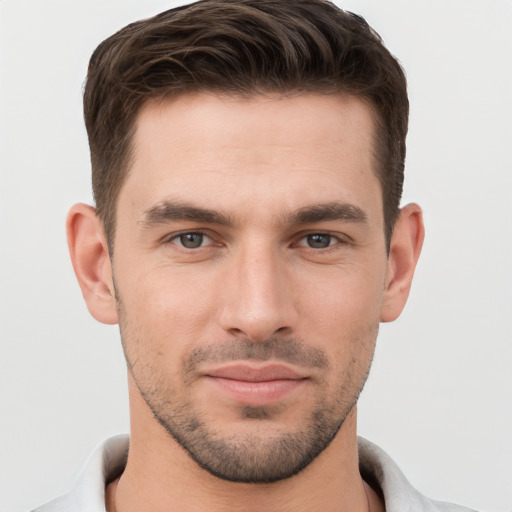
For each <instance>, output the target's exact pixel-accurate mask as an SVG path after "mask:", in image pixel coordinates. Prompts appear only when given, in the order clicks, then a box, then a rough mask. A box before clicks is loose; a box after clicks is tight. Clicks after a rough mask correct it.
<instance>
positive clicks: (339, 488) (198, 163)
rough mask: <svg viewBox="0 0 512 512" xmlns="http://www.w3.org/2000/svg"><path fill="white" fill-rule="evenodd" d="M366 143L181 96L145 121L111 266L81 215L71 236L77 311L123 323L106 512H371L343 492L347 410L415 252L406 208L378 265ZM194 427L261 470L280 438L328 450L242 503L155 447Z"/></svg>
mask: <svg viewBox="0 0 512 512" xmlns="http://www.w3.org/2000/svg"><path fill="white" fill-rule="evenodd" d="M373 139H374V121H373V118H372V114H371V111H370V109H369V108H368V106H367V105H366V104H365V103H364V102H362V101H361V100H359V99H357V98H354V97H350V96H340V95H336V96H335V95H331V96H320V95H300V96H294V97H276V96H272V97H269V96H261V97H255V98H253V99H250V100H247V99H244V100H240V99H234V98H229V97H221V96H214V95H207V94H195V95H185V96H182V97H179V98H178V99H174V100H172V101H166V102H156V101H155V102H150V103H148V104H146V105H145V106H144V107H143V109H142V111H141V112H140V114H139V116H138V119H137V129H136V132H135V136H134V140H133V144H134V158H133V161H132V165H131V168H130V172H129V175H128V178H127V180H126V182H125V183H124V185H123V187H122V188H121V192H120V195H119V198H118V205H117V229H116V236H115V246H114V252H113V260H112V261H111V260H110V258H109V253H108V247H107V244H106V241H105V237H104V233H103V229H102V226H101V222H100V221H99V220H98V219H97V218H96V216H95V213H94V210H93V209H92V208H91V207H88V206H86V205H76V206H74V207H73V208H72V210H71V212H70V215H69V218H68V237H69V245H70V251H71V257H72V261H73V265H74V268H75V272H76V274H77V277H78V280H79V282H80V285H81V288H82V291H83V294H84V297H85V299H86V302H87V305H88V307H89V310H90V312H91V313H92V315H93V316H94V317H95V318H96V319H97V320H99V321H101V322H104V323H117V322H119V323H120V328H121V334H122V340H123V347H124V350H125V355H126V358H127V363H128V377H129V390H130V411H131V445H130V453H129V457H128V463H127V467H126V470H125V472H124V473H123V475H122V476H121V478H120V479H119V480H117V481H115V482H113V483H112V484H111V485H110V486H109V487H108V489H107V507H108V509H109V510H110V511H112V510H115V511H117V512H129V511H132V510H133V511H135V510H147V511H151V512H153V511H155V512H156V511H160V510H162V511H163V510H181V511H197V510H208V511H213V512H215V511H230V510H245V511H253V510H254V511H260V510H272V511H276V512H280V511H295V512H296V511H306V510H307V511H316V510H318V511H324V512H325V511H331V510H332V511H341V510H345V511H349V510H350V511H354V510H361V511H364V510H367V508H368V503H367V497H366V495H367V494H368V496H369V499H370V501H371V508H372V511H373V512H375V511H377V510H383V505H382V503H381V502H380V501H379V498H378V497H377V494H376V493H374V492H373V491H372V490H371V489H370V488H369V487H368V486H366V484H365V483H364V482H363V481H362V479H361V476H360V474H359V470H358V457H357V436H356V423H357V422H356V415H357V413H356V402H357V397H358V394H359V392H360V390H361V388H362V386H363V384H364V381H365V379H366V376H367V373H368V371H369V367H370V364H371V359H372V356H373V353H374V348H375V341H376V335H377V331H378V326H379V323H380V322H387V321H392V320H394V319H395V318H396V317H398V315H399V314H400V312H401V311H402V309H403V307H404V305H405V302H406V300H407V296H408V293H409V289H410V285H411V280H412V276H413V272H414V268H415V265H416V262H417V259H418V257H419V253H420V250H421V245H422V241H423V233H424V232H423V224H422V218H421V210H420V209H419V207H418V206H417V205H408V206H406V207H405V208H403V209H402V212H401V215H400V218H399V220H398V223H397V225H396V227H395V230H394V233H393V237H392V240H391V249H390V252H389V254H388V253H387V252H386V244H385V238H384V221H383V209H382V198H381V190H380V185H379V182H378V179H377V178H376V176H375V174H374V171H373V169H374V168H375V162H374V160H373V151H372V148H373ZM184 205H185V206H186V207H187V209H186V211H185V212H184V210H183V206H184ZM325 205H329V208H326V207H325ZM333 205H335V206H333ZM340 205H341V206H340ZM197 208H201V209H203V210H204V209H207V210H208V215H204V212H203V213H202V215H201V216H200V218H199V217H198V212H197ZM333 210H335V211H336V213H335V214H331V215H326V213H325V212H326V211H331V212H332V211H333ZM319 211H320V212H322V214H321V215H316V217H315V215H313V213H314V212H317V213H318V212H319ZM178 213H179V215H178ZM198 233H199V235H198ZM184 234H188V237H184V236H183V235H184ZM191 242H192V246H189V247H185V246H184V245H183V244H184V243H185V244H190V243H191ZM194 243H197V244H198V245H197V246H194ZM276 347H280V348H276ZM290 347H292V348H293V347H294V348H295V349H296V351H298V354H299V357H295V358H294V357H292V356H291V355H290V354H291V352H290V351H289V350H288V349H289V348H290ZM290 350H291V349H290ZM198 354H202V356H201V357H199V356H198ZM255 354H256V356H255ZM233 364H235V365H236V364H241V365H242V366H243V368H244V371H246V370H247V368H249V369H250V370H251V371H252V370H255V371H256V372H258V371H260V370H261V368H265V367H266V366H268V365H269V364H277V365H279V368H281V367H284V368H286V370H287V371H292V372H293V373H294V374H295V375H297V376H298V377H299V378H297V379H291V385H290V389H288V388H286V386H288V384H289V382H288V381H286V379H284V380H285V381H286V382H285V383H284V387H285V388H286V389H285V391H284V392H278V393H277V395H275V396H274V395H272V393H269V392H268V389H267V388H265V385H262V384H261V383H258V384H254V383H252V384H247V383H243V386H242V388H243V389H242V392H241V393H239V392H238V391H239V389H238V388H237V389H236V390H235V393H233V389H232V382H228V389H227V391H226V388H225V387H224V385H225V384H226V379H223V378H220V379H219V378H217V377H216V376H215V371H216V370H217V369H218V368H219V367H221V368H224V369H225V367H230V366H231V365H233ZM279 371H280V370H279ZM212 374H213V377H212ZM235 380H236V381H237V382H238V381H239V380H240V379H238V380H237V379H235ZM274 385H275V387H276V389H279V386H282V385H283V379H280V380H279V382H277V384H276V383H275V382H273V383H272V386H274ZM262 387H263V389H262ZM247 388H249V390H248V389H247ZM319 410H321V411H323V412H324V413H325V415H326V416H327V421H326V423H327V425H323V426H322V427H321V429H319V427H318V426H317V425H315V424H314V423H313V417H314V413H315V412H318V411H319ZM180 417H184V420H183V422H182V423H183V424H182V425H176V424H173V422H174V423H178V420H177V419H176V418H180ZM157 418H158V420H160V421H158V420H157ZM196 420H197V421H198V422H200V423H201V424H202V427H201V428H203V430H201V431H200V432H201V439H205V438H206V439H209V438H214V439H216V440H217V441H219V442H220V441H222V442H225V444H226V446H228V448H229V447H230V446H231V447H233V446H235V448H236V449H234V450H233V453H232V456H234V455H236V454H240V453H241V454H242V455H244V454H250V455H251V458H250V460H253V459H255V460H257V461H259V462H258V464H259V466H260V467H263V468H267V469H268V468H272V467H273V466H275V462H274V463H272V460H273V459H272V455H273V454H275V453H280V454H281V455H282V453H284V452H279V449H280V447H282V443H281V441H282V439H283V438H284V437H285V436H296V438H297V439H299V440H301V441H300V442H301V445H304V444H306V445H307V443H306V442H305V441H304V439H306V437H307V434H308V432H309V433H311V432H316V431H319V430H322V429H323V430H329V432H330V437H332V436H334V437H333V439H332V441H331V439H330V437H329V436H326V439H327V437H329V439H327V440H326V441H325V442H324V443H323V444H324V446H322V448H321V450H320V453H318V454H315V458H314V459H313V460H312V461H311V462H310V463H309V464H307V465H306V467H305V468H300V471H299V470H297V471H299V472H298V473H297V474H294V475H293V476H289V475H288V476H287V477H283V478H277V477H276V478H274V479H273V481H272V482H269V483H241V482H233V481H229V479H226V477H225V475H224V477H221V478H219V475H218V474H215V472H214V471H212V470H211V468H210V469H208V470H205V469H204V468H203V467H201V466H200V465H199V464H198V463H197V462H196V460H194V455H193V454H192V456H191V453H190V452H189V451H187V450H185V449H183V447H182V446H181V445H180V443H179V442H177V441H176V439H175V438H174V437H172V435H169V432H168V430H169V428H165V427H169V423H170V424H172V425H171V427H172V428H174V429H175V430H176V429H178V430H179V429H181V431H182V433H183V432H184V431H186V425H188V424H190V423H191V422H193V421H196ZM308 427H310V428H309V431H308ZM173 435H174V434H173ZM208 436H209V437H208ZM301 436H302V437H301ZM241 447H242V448H241ZM294 452H295V450H294ZM201 453H204V450H202V452H201ZM226 458H227V459H230V458H231V456H230V457H226ZM277 458H278V459H279V460H282V459H283V458H284V459H287V458H288V457H283V456H279V457H277ZM221 459H222V458H221ZM213 460H214V461H215V460H219V457H217V458H215V457H213ZM220 462H221V463H222V460H221V461H220ZM243 464H244V466H247V467H249V466H248V465H249V462H248V460H246V461H245V462H244V463H243ZM251 474H252V478H253V480H254V475H255V474H256V473H254V472H253V473H251ZM231 479H232V478H231ZM249 480H250V478H249ZM365 486H366V489H365ZM191 490H193V491H191Z"/></svg>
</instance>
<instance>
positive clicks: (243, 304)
mask: <svg viewBox="0 0 512 512" xmlns="http://www.w3.org/2000/svg"><path fill="white" fill-rule="evenodd" d="M287 274H288V273H287V272H286V259H285V258H282V257H280V256H279V254H277V252H276V251H273V250H272V248H270V247H264V246H263V247H262V246H259V247H255V246H252V247H250V248H249V247H248V248H247V249H246V250H242V251H240V253H239V254H237V255H236V256H235V257H234V258H233V259H232V260H231V262H230V265H229V270H228V271H227V273H226V276H225V279H224V283H223V292H224V293H223V294H222V306H221V313H220V324H221V327H222V328H223V329H224V331H227V332H229V333H230V334H231V335H234V336H238V337H246V338H249V339H251V340H253V341H264V340H267V339H269V338H270V337H272V336H275V335H277V334H278V333H279V334H280V335H283V334H287V335H291V334H292V333H293V331H294V330H295V328H296V322H297V319H298V313H297V309H296V304H295V301H294V299H293V285H292V282H291V281H290V279H289V278H288V277H289V276H288V277H287Z"/></svg>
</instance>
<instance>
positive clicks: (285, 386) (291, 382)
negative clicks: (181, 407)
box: [208, 377, 306, 405]
mask: <svg viewBox="0 0 512 512" xmlns="http://www.w3.org/2000/svg"><path fill="white" fill-rule="evenodd" d="M208 378H209V380H210V381H211V382H212V383H213V384H214V385H215V386H217V388H218V389H220V390H221V391H222V392H224V393H226V394H227V395H229V396H230V397H231V398H233V399H234V400H236V401H237V402H241V403H244V404H247V405H270V404H273V403H276V402H279V401H281V400H283V399H284V398H286V397H287V396H288V395H290V394H292V393H294V392H296V391H297V390H299V389H300V388H302V386H304V384H305V382H306V379H282V380H269V381H263V382H248V381H242V380H233V379H225V378H222V377H208Z"/></svg>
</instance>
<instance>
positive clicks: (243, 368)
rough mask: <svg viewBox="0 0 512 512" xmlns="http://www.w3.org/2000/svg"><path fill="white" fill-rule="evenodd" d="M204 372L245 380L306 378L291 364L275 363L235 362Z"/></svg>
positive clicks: (209, 375) (209, 374) (215, 375)
mask: <svg viewBox="0 0 512 512" xmlns="http://www.w3.org/2000/svg"><path fill="white" fill-rule="evenodd" d="M204 374H205V375H206V376H208V377H217V378H222V379H232V380H240V381H245V382H266V381H272V380H300V379H305V378H306V377H305V376H304V375H301V374H300V373H298V372H297V371H295V370H294V369H292V368H290V367H289V366H285V365H283V364H275V363H272V364H265V365H263V366H254V365H250V364H244V363H235V364H230V365H225V366H222V367H220V368H214V369H210V370H207V371H205V372H204Z"/></svg>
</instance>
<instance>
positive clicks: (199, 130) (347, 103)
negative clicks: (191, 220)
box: [120, 93, 380, 209]
mask: <svg viewBox="0 0 512 512" xmlns="http://www.w3.org/2000/svg"><path fill="white" fill-rule="evenodd" d="M374 130H375V124H374V120H373V115H372V111H371V109H370V107H369V106H368V105H367V104H366V103H365V102H364V101H362V100H360V99H358V98H355V97H352V96H347V95H316V94H304V95H297V96H293V97H283V96H268V95H267V96H257V97H254V98H250V99H240V98H233V97H228V96H218V95H213V94H206V93H201V94H193V95H192V94H188V95H184V96H182V97H178V98H176V99H172V100H160V101H151V102H148V103H147V104H145V105H144V107H143V108H142V110H141V112H140V113H139V115H138V118H137V122H136V130H135V134H134V138H133V160H132V165H131V169H130V173H129V175H128V178H127V180H126V183H125V185H124V186H123V189H122V190H121V194H120V203H121V202H122V201H123V195H129V196H130V201H131V204H132V205H133V206H135V207H136V208H139V209H144V208H147V207H149V206H151V205H152V204H155V203H156V202H158V201H159V200H162V199H165V197H166V194H168V195H171V196H172V197H173V198H176V197H177V196H178V199H183V200H186V201H189V200H190V199H194V195H195V197H196V198H197V199H198V200H199V201H201V202H207V203H208V206H209V207H212V208H219V207H220V206H223V207H224V208H226V207H227V206H228V205H232V206H233V207H236V206H243V205H244V204H245V205H246V206H247V205H248V204H249V202H253V204H256V201H259V203H258V204H259V205H260V206H262V205H264V204H267V205H268V206H272V207H274V205H275V203H279V204H280V205H281V207H282V208H286V207H288V206H289V207H290V208H298V207H302V206H307V205H309V204H310V203H315V202H318V198H319V196H322V201H323V202H328V201H338V200H340V199H342V200H352V201H354V200H355V197H356V196H357V197H359V199H361V198H364V196H365V195H367V196H368V198H373V200H375V201H378V202H379V204H378V205H376V206H377V207H379V208H380V200H379V199H378V198H376V196H375V194H374V192H375V189H376V188H377V189H380V187H379V185H378V180H377V178H376V177H375V173H374V167H375V166H374V153H373V146H374V138H375V137H374ZM213 192H215V193H213ZM180 195H185V196H186V197H183V198H181V197H180ZM379 195H380V194H377V196H379ZM191 196H192V197H191ZM340 196H342V197H340ZM237 200H238V202H237ZM248 201H249V202H248ZM301 203H302V204H301Z"/></svg>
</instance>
